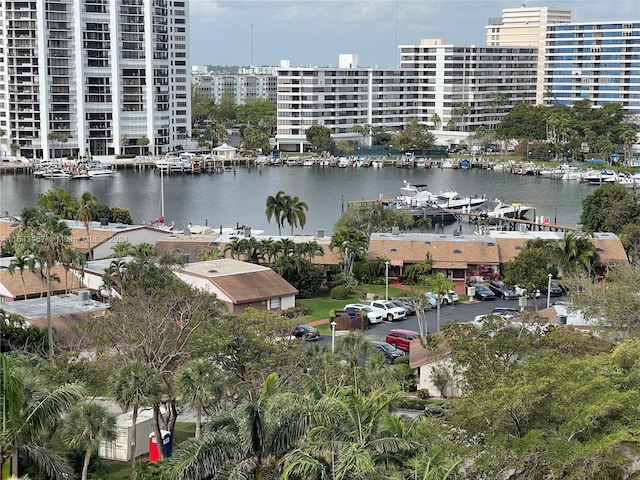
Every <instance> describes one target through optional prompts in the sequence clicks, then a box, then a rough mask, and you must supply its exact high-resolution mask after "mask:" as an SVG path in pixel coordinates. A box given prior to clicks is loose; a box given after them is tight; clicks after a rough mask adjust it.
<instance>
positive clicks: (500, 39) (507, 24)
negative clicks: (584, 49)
mask: <svg viewBox="0 0 640 480" xmlns="http://www.w3.org/2000/svg"><path fill="white" fill-rule="evenodd" d="M570 22H571V10H563V9H560V8H554V7H527V6H526V5H524V4H522V5H521V6H520V7H517V8H505V9H504V10H502V17H501V18H490V19H489V22H488V23H489V24H488V25H487V26H486V30H487V46H492V47H493V46H496V47H535V48H537V49H538V61H537V65H536V104H538V105H539V104H541V103H543V98H544V93H545V87H544V65H545V63H544V61H545V55H546V51H547V42H546V33H547V28H548V27H549V26H551V25H558V24H566V23H570Z"/></svg>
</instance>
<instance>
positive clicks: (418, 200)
mask: <svg viewBox="0 0 640 480" xmlns="http://www.w3.org/2000/svg"><path fill="white" fill-rule="evenodd" d="M397 201H398V202H399V203H400V204H401V205H404V206H406V207H412V208H416V207H426V206H435V207H439V208H446V209H449V210H458V211H463V210H464V211H472V210H477V209H478V208H480V207H481V206H482V205H483V204H484V203H485V202H486V201H487V199H486V197H484V196H482V197H477V196H475V197H464V196H462V195H460V194H459V193H458V192H456V191H454V190H450V191H448V192H439V193H433V192H430V191H429V190H427V185H425V184H415V185H413V184H411V183H409V182H407V181H405V183H404V187H402V188H400V196H399V197H398V198H397Z"/></svg>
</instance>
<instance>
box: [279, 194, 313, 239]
mask: <svg viewBox="0 0 640 480" xmlns="http://www.w3.org/2000/svg"><path fill="white" fill-rule="evenodd" d="M307 210H309V206H308V205H307V204H306V203H305V202H303V201H301V200H300V199H299V198H298V197H290V196H289V195H287V196H286V197H285V207H284V209H283V212H282V217H283V222H284V220H286V221H287V223H288V224H289V225H291V235H293V227H297V226H298V225H300V228H301V229H303V230H304V225H305V223H307V215H306V213H305V212H306V211H307ZM283 226H284V225H283Z"/></svg>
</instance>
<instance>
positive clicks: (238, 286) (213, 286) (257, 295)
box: [174, 258, 298, 313]
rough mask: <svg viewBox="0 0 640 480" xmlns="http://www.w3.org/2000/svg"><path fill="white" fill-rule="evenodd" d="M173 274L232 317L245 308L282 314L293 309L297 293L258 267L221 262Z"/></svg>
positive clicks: (189, 266)
mask: <svg viewBox="0 0 640 480" xmlns="http://www.w3.org/2000/svg"><path fill="white" fill-rule="evenodd" d="M174 273H175V274H176V275H177V276H178V278H180V279H181V280H182V281H184V282H185V283H187V284H188V285H191V286H192V287H194V288H198V289H200V290H203V291H205V292H209V293H213V294H215V295H216V296H217V297H218V300H220V301H221V302H223V303H224V304H225V305H227V307H229V310H230V311H231V312H232V313H242V312H244V310H245V309H246V308H247V307H253V308H256V309H258V310H286V309H288V308H292V307H295V305H296V295H297V294H298V290H296V289H295V288H294V287H293V286H292V285H291V284H290V283H289V282H287V281H286V280H284V279H283V278H282V277H281V276H280V275H278V274H277V273H276V272H274V271H273V270H271V269H270V268H268V267H264V266H262V265H255V264H253V263H247V262H241V261H239V260H231V259H228V258H222V259H219V260H211V261H206V262H197V263H188V264H185V265H184V266H183V267H182V268H180V269H178V270H175V271H174Z"/></svg>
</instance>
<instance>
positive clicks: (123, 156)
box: [116, 153, 137, 159]
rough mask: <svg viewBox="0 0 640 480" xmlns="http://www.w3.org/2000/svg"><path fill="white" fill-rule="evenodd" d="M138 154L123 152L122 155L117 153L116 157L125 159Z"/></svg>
mask: <svg viewBox="0 0 640 480" xmlns="http://www.w3.org/2000/svg"><path fill="white" fill-rule="evenodd" d="M136 156H137V155H136V154H134V153H122V154H120V155H116V158H121V159H124V158H136Z"/></svg>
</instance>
